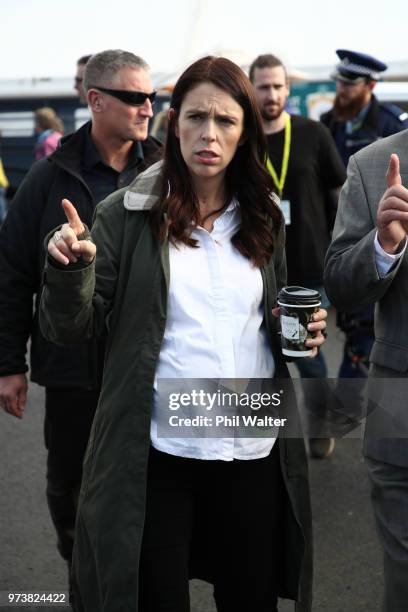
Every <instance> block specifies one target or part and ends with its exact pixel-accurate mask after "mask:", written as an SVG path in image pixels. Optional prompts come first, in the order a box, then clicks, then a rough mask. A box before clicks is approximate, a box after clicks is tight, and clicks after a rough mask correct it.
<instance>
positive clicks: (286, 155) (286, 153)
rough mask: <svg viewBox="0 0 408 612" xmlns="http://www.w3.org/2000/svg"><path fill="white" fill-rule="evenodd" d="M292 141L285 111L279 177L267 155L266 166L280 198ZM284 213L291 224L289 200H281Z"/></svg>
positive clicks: (287, 222) (288, 117) (289, 123)
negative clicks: (283, 139)
mask: <svg viewBox="0 0 408 612" xmlns="http://www.w3.org/2000/svg"><path fill="white" fill-rule="evenodd" d="M291 141H292V125H291V122H290V115H289V113H287V112H286V111H285V141H284V145H283V158H282V167H281V174H280V177H278V175H277V172H276V170H275V168H274V167H273V165H272V162H271V160H270V159H269V156H267V157H266V168H267V170H268V172H269V174H270V175H271V177H272V180H273V182H274V183H275V187H276V189H277V191H278V195H279V198H282V193H283V189H284V187H285V182H286V175H287V173H288V165H289V156H290V145H291ZM281 209H282V213H283V215H284V217H285V224H286V225H290V202H289V200H282V201H281Z"/></svg>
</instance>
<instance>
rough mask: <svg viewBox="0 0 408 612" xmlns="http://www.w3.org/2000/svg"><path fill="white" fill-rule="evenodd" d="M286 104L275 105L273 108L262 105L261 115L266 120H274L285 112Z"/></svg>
mask: <svg viewBox="0 0 408 612" xmlns="http://www.w3.org/2000/svg"><path fill="white" fill-rule="evenodd" d="M284 108H285V107H284V106H282V105H280V104H279V105H276V106H273V108H268V107H267V106H262V107H261V116H262V119H263V120H264V121H274V120H275V119H278V118H279V117H280V116H281V114H282V113H283V110H284Z"/></svg>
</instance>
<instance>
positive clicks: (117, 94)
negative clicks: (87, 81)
mask: <svg viewBox="0 0 408 612" xmlns="http://www.w3.org/2000/svg"><path fill="white" fill-rule="evenodd" d="M88 89H99V91H102V92H103V93H107V94H109V95H110V96H113V97H114V98H117V99H118V100H120V101H121V102H124V103H125V104H131V105H132V106H142V104H144V103H145V102H146V100H150V103H151V104H153V102H154V100H155V98H156V94H157V91H152V93H145V92H144V91H126V90H124V89H108V88H107V87H99V85H90V86H89V87H88Z"/></svg>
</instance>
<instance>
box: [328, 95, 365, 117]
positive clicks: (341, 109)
mask: <svg viewBox="0 0 408 612" xmlns="http://www.w3.org/2000/svg"><path fill="white" fill-rule="evenodd" d="M366 103H367V94H366V92H364V91H362V92H361V94H360V95H359V96H358V97H357V98H354V99H353V100H350V101H349V102H348V101H343V100H341V99H340V97H339V95H338V94H337V95H336V97H335V99H334V104H333V109H332V111H333V117H334V119H335V120H336V121H341V122H343V121H350V120H351V119H354V118H355V117H357V115H358V114H359V112H360V111H361V110H362V109H363V108H364V106H365V105H366Z"/></svg>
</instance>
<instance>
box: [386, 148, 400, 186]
mask: <svg viewBox="0 0 408 612" xmlns="http://www.w3.org/2000/svg"><path fill="white" fill-rule="evenodd" d="M401 184H402V181H401V175H400V162H399V157H398V155H396V153H393V154H392V155H391V157H390V163H389V166H388V170H387V186H388V187H393V186H394V185H401Z"/></svg>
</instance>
